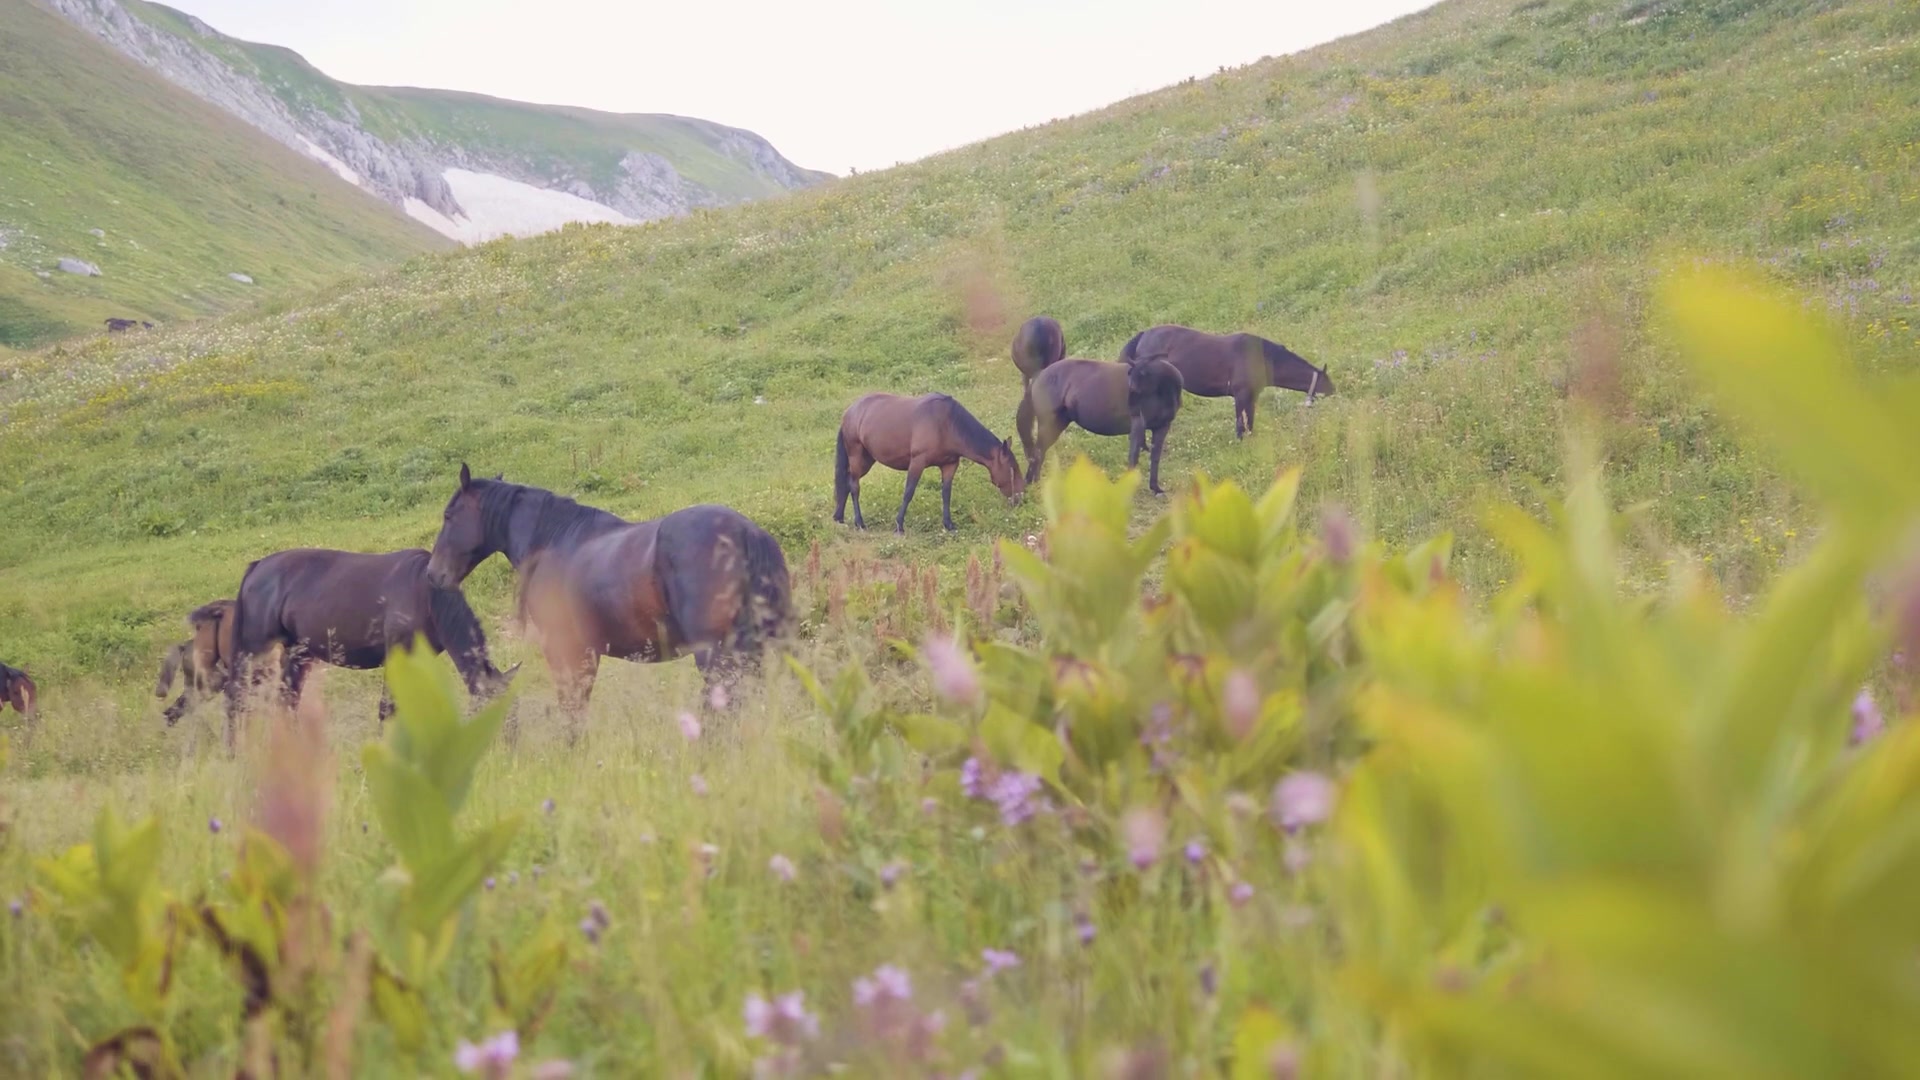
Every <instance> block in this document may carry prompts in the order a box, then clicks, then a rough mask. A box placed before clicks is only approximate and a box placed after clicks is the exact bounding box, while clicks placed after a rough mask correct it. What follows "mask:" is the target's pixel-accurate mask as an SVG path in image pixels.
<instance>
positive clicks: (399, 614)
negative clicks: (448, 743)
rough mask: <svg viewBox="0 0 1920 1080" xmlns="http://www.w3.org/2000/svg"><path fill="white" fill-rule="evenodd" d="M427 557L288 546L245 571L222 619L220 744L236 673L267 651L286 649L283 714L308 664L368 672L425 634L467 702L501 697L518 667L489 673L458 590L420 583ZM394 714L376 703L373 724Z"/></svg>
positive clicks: (236, 690) (232, 707)
mask: <svg viewBox="0 0 1920 1080" xmlns="http://www.w3.org/2000/svg"><path fill="white" fill-rule="evenodd" d="M427 562H428V556H427V553H426V552H424V551H421V550H420V549H419V548H410V549H408V550H405V551H390V552H386V553H384V554H364V553H361V552H357V551H329V550H326V549H323V548H295V549H293V550H291V551H277V552H275V553H273V554H272V555H268V556H267V557H266V558H264V559H261V560H259V561H257V562H255V563H253V564H251V565H250V566H248V567H247V572H246V575H245V576H244V577H242V578H241V579H240V591H239V592H238V593H235V594H234V598H233V609H232V612H231V614H230V615H229V616H228V617H227V619H228V621H231V622H232V624H233V627H232V630H231V631H230V632H229V642H230V646H231V652H229V653H228V657H229V660H228V663H229V673H228V678H227V743H228V746H229V748H231V747H232V745H233V727H234V717H235V715H236V714H237V713H238V712H239V708H240V701H241V696H242V694H243V693H244V692H245V690H246V689H247V684H248V682H249V681H250V680H249V678H247V677H246V676H248V675H249V674H250V673H249V672H246V671H245V670H244V669H245V668H246V667H247V666H248V665H250V664H251V663H253V662H254V661H255V660H257V659H258V658H259V657H261V656H263V655H265V654H266V653H267V652H269V651H271V650H272V649H273V647H274V646H275V645H279V646H281V647H282V648H284V649H285V659H284V660H283V662H282V667H281V690H282V693H283V695H284V698H283V700H284V701H285V702H286V704H287V706H288V707H289V708H291V707H292V706H294V705H297V704H298V703H299V700H300V686H301V684H302V683H303V682H304V681H305V680H306V677H307V671H308V669H309V668H311V667H312V666H313V665H314V664H316V663H322V664H331V665H333V666H334V667H344V668H357V669H359V670H362V671H370V670H373V669H376V668H379V667H380V666H381V665H383V664H385V663H386V661H387V651H388V650H389V649H393V648H396V647H411V646H412V644H413V639H414V635H416V634H425V635H426V638H427V646H428V647H429V648H431V649H432V650H433V651H434V652H436V653H441V652H444V653H446V654H448V655H449V656H451V657H452V658H453V666H454V667H455V668H457V669H458V670H459V672H460V675H461V677H462V678H463V679H464V680H465V681H466V684H467V691H468V692H469V693H471V694H473V695H474V696H475V697H482V698H486V697H492V696H494V695H496V694H498V693H499V692H500V691H502V690H504V689H506V686H507V683H508V682H509V681H511V680H512V678H513V674H514V672H515V671H517V670H518V669H519V667H520V665H518V664H515V665H514V666H513V667H511V668H508V669H507V670H506V671H504V672H502V671H497V670H495V669H494V666H493V663H492V662H491V661H490V660H488V658H487V636H486V633H485V631H483V630H482V629H481V628H480V620H479V618H478V617H476V616H475V615H474V613H473V609H472V608H471V607H468V606H467V598H466V597H465V596H464V595H462V594H461V592H460V590H459V588H458V587H457V586H456V587H441V586H437V585H432V584H430V583H429V582H428V572H427ZM392 713H393V699H392V697H391V696H389V694H388V693H387V692H386V691H385V690H384V688H383V690H382V692H381V696H380V720H381V722H382V723H384V722H385V721H386V719H387V717H388V716H389V715H391V714H392Z"/></svg>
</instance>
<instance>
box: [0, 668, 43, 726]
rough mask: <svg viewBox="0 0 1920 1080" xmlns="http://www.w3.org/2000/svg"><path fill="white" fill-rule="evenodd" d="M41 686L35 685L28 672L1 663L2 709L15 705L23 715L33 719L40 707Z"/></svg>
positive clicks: (0, 704)
mask: <svg viewBox="0 0 1920 1080" xmlns="http://www.w3.org/2000/svg"><path fill="white" fill-rule="evenodd" d="M39 700H40V688H39V687H37V686H35V685H33V680H32V679H31V678H28V677H27V673H26V672H24V671H21V670H20V669H19V668H17V667H8V666H7V665H5V664H0V709H4V708H6V707H7V706H9V705H11V706H13V708H14V710H15V711H16V712H18V713H19V714H20V715H21V716H24V717H26V718H27V719H29V720H31V719H33V716H34V710H35V709H37V708H38V704H37V703H38V702H39Z"/></svg>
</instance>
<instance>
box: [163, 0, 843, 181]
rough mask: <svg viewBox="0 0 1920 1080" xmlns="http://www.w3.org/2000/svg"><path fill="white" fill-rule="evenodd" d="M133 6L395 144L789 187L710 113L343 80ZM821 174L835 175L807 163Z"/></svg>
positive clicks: (585, 173) (276, 87)
mask: <svg viewBox="0 0 1920 1080" xmlns="http://www.w3.org/2000/svg"><path fill="white" fill-rule="evenodd" d="M127 9H128V10H129V11H131V12H133V13H135V14H137V15H139V16H140V17H141V18H144V19H146V20H147V21H148V22H150V23H152V24H153V25H155V26H157V27H159V28H161V29H164V30H167V31H169V32H171V33H173V34H174V35H175V36H177V37H179V38H181V39H182V40H184V41H186V42H189V43H190V44H192V45H193V46H195V47H197V48H202V49H205V50H207V51H209V52H211V53H213V54H214V55H216V56H218V57H219V58H220V59H222V60H225V61H226V62H227V63H229V64H231V65H233V67H234V68H235V69H236V70H238V71H240V72H242V73H251V74H253V75H255V76H256V77H258V78H259V80H260V82H261V84H262V85H264V86H265V87H267V88H268V89H269V90H270V91H271V92H272V93H274V94H275V95H276V96H277V97H279V98H280V99H281V100H282V101H283V102H285V103H286V104H287V106H288V107H289V108H290V109H292V110H293V111H294V113H295V114H296V115H299V114H301V113H305V112H308V111H318V112H322V113H325V114H327V115H329V116H332V117H334V118H335V119H339V120H356V118H357V120H356V122H357V123H359V124H360V125H362V126H363V127H364V129H365V130H366V131H367V132H368V133H369V134H372V135H375V136H378V137H379V138H381V139H383V140H385V141H387V142H389V143H394V144H400V143H404V142H406V141H408V140H420V141H425V142H428V143H437V144H441V145H457V146H460V147H462V148H464V149H466V150H469V151H472V152H474V153H477V154H480V155H489V154H491V155H499V156H502V157H508V158H512V159H515V160H519V161H525V162H529V163H534V164H536V165H537V166H539V167H541V168H543V169H544V170H545V171H546V172H547V174H548V175H549V176H553V177H560V176H567V175H574V176H579V177H582V178H584V179H586V180H587V181H588V182H590V183H592V184H594V185H595V186H596V187H599V188H602V189H610V188H611V187H612V186H613V183H614V181H615V180H617V179H618V177H619V176H620V159H621V158H622V157H624V156H625V155H626V154H627V153H628V152H629V151H633V150H639V151H644V152H651V153H655V154H659V155H660V156H662V157H664V158H666V159H667V160H668V161H671V162H672V163H673V165H674V167H675V168H676V169H677V170H678V171H679V172H680V174H681V175H682V176H684V177H686V178H687V179H688V180H691V181H693V182H694V183H696V184H699V185H700V186H702V187H704V188H706V189H708V190H709V191H712V192H713V193H714V194H715V195H716V196H718V197H719V199H720V200H721V201H726V202H733V201H739V200H745V199H751V198H757V197H763V196H767V195H776V194H780V193H781V192H784V191H785V190H786V188H785V187H783V186H782V185H781V184H779V183H778V182H776V181H775V179H774V178H773V177H771V176H769V175H767V174H765V173H762V172H760V171H758V170H755V169H753V168H751V167H749V163H748V162H746V161H744V160H742V159H741V158H739V157H736V156H733V155H731V154H729V153H728V152H727V150H726V146H725V144H726V141H727V137H728V136H729V135H730V134H738V133H737V132H734V131H733V129H730V128H727V127H725V126H723V125H721V124H716V123H713V122H711V121H707V120H698V119H692V118H688V117H680V116H668V115H660V114H633V115H621V114H615V113H605V112H597V111H595V110H592V109H576V108H567V107H563V106H551V105H535V104H530V103H527V102H519V101H505V100H502V99H499V98H492V97H487V96H485V95H482V94H467V93H459V92H455V91H450V90H425V89H417V88H412V87H376V86H354V85H350V84H347V83H341V82H337V81H335V80H334V79H332V78H330V77H328V76H327V75H326V74H325V73H324V72H322V71H320V70H319V69H318V68H315V67H314V66H313V65H312V64H309V63H308V62H307V61H306V58H305V57H302V56H301V55H300V54H299V53H296V52H294V51H293V50H291V49H286V48H282V47H280V46H278V45H262V44H257V43H255V42H248V41H240V40H238V39H235V38H229V37H225V36H215V37H208V36H206V35H204V34H201V33H198V32H196V31H195V30H194V28H193V24H192V22H191V21H190V19H189V17H188V16H186V15H184V14H182V13H181V12H179V11H176V10H174V9H172V8H170V7H166V6H165V5H162V4H151V3H142V2H139V0H134V2H130V3H128V4H127ZM799 172H800V173H801V175H803V176H806V177H809V178H811V179H814V180H824V179H827V175H828V174H826V173H819V172H812V171H810V170H799Z"/></svg>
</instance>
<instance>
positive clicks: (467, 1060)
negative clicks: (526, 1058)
mask: <svg viewBox="0 0 1920 1080" xmlns="http://www.w3.org/2000/svg"><path fill="white" fill-rule="evenodd" d="M519 1056H520V1036H519V1035H518V1034H517V1033H515V1032H512V1031H503V1032H501V1033H500V1034H498V1035H495V1036H494V1037H493V1038H491V1039H488V1040H487V1041H485V1042H483V1043H481V1044H480V1045H478V1046H475V1045H474V1044H472V1043H470V1042H468V1041H466V1040H465V1039H461V1040H460V1043H459V1045H458V1046H456V1047H455V1048H454V1051H453V1064H454V1067H455V1068H457V1069H459V1070H460V1071H461V1072H463V1073H479V1074H480V1075H482V1076H488V1077H504V1076H506V1075H507V1073H508V1071H509V1070H511V1069H512V1068H513V1059H515V1058H517V1057H519Z"/></svg>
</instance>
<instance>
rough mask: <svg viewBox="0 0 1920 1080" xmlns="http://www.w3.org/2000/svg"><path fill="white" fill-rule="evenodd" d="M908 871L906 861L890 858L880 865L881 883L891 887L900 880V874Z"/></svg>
mask: <svg viewBox="0 0 1920 1080" xmlns="http://www.w3.org/2000/svg"><path fill="white" fill-rule="evenodd" d="M906 872H907V864H906V863H904V862H902V861H900V860H899V859H888V860H887V861H886V863H885V864H884V865H882V866H881V867H880V884H881V885H882V886H885V887H886V888H889V889H891V888H893V886H894V883H896V882H898V881H899V880H900V875H901V874H904V873H906Z"/></svg>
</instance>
